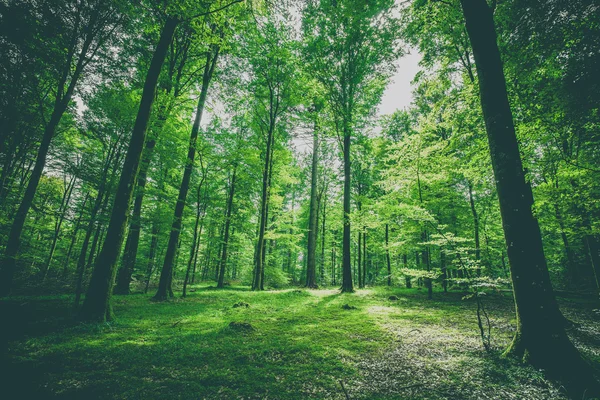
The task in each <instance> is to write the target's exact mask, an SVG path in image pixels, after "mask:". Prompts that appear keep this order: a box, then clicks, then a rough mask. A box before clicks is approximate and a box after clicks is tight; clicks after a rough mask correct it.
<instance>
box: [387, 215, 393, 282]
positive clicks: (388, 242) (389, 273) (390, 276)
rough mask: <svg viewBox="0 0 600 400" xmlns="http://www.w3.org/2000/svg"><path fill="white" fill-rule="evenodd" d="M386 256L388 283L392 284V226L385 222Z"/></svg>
mask: <svg viewBox="0 0 600 400" xmlns="http://www.w3.org/2000/svg"><path fill="white" fill-rule="evenodd" d="M385 258H386V261H387V272H388V278H387V285H388V286H392V262H391V260H390V226H389V225H388V224H385Z"/></svg>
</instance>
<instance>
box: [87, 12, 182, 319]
mask: <svg viewBox="0 0 600 400" xmlns="http://www.w3.org/2000/svg"><path fill="white" fill-rule="evenodd" d="M177 23H178V21H177V19H175V18H172V17H168V18H167V20H166V22H165V24H164V26H163V28H162V31H161V35H160V39H159V42H158V45H157V46H156V50H155V51H154V55H153V56H152V61H151V62H150V68H149V69H148V73H147V75H146V81H145V83H144V89H143V92H142V100H141V102H140V108H139V110H138V114H137V118H136V121H135V125H134V127H133V132H132V135H131V139H130V142H129V148H128V150H127V155H126V157H125V162H124V164H123V170H122V172H121V178H120V180H119V186H118V188H117V193H116V196H115V200H114V204H113V210H112V214H111V217H110V222H109V225H108V232H107V238H106V240H105V242H104V246H103V247H102V251H101V252H100V255H99V257H98V259H97V262H96V266H95V268H94V272H93V273H92V279H91V281H90V285H89V287H88V291H87V296H86V298H85V302H84V303H83V307H82V309H81V312H80V315H79V317H80V319H82V320H85V321H95V322H103V321H107V320H111V319H112V318H113V313H112V307H111V304H110V298H111V293H112V285H113V282H114V279H115V272H116V263H117V258H118V255H119V253H120V250H121V245H122V244H123V234H124V231H125V227H126V225H127V217H128V212H129V207H130V204H131V196H132V194H133V189H134V186H135V182H136V178H137V173H138V170H139V164H140V158H141V155H142V150H143V148H144V143H145V141H146V130H147V127H148V121H149V119H150V113H151V109H152V103H153V101H154V97H155V93H156V84H157V82H158V77H159V75H160V70H161V67H162V64H163V62H164V60H165V56H166V54H167V50H168V48H169V43H171V40H172V39H173V35H174V33H175V28H176V27H177Z"/></svg>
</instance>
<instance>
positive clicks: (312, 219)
mask: <svg viewBox="0 0 600 400" xmlns="http://www.w3.org/2000/svg"><path fill="white" fill-rule="evenodd" d="M318 129H319V128H318V124H317V123H316V122H315V129H314V132H313V154H312V166H311V174H310V206H309V217H308V240H307V242H308V243H307V260H306V287H307V288H312V289H315V288H317V233H318V230H319V227H318V225H317V214H318V212H319V211H318V209H317V180H318V167H319V131H318Z"/></svg>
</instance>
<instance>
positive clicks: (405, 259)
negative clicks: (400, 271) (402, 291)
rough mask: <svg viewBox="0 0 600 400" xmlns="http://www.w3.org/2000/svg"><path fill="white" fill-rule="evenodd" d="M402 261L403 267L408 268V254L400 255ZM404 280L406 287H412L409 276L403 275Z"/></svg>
mask: <svg viewBox="0 0 600 400" xmlns="http://www.w3.org/2000/svg"><path fill="white" fill-rule="evenodd" d="M402 263H403V264H404V269H408V256H407V255H406V254H404V255H403V256H402ZM404 282H405V283H406V288H407V289H411V288H412V282H411V280H410V276H409V275H406V276H405V277H404Z"/></svg>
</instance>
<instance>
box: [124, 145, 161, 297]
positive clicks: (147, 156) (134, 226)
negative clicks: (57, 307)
mask: <svg viewBox="0 0 600 400" xmlns="http://www.w3.org/2000/svg"><path fill="white" fill-rule="evenodd" d="M155 146H156V140H154V139H150V140H148V141H147V142H146V148H145V150H144V154H143V158H142V163H141V165H140V172H139V174H138V179H137V187H136V189H137V191H136V193H135V200H134V202H133V213H132V215H131V222H130V224H129V232H128V234H127V240H126V242H125V254H124V255H123V265H122V266H121V268H120V269H119V272H118V273H117V282H116V285H115V291H114V292H115V294H129V284H130V283H131V277H132V275H133V271H134V269H135V260H136V258H137V252H138V247H139V244H140V232H141V227H142V224H141V223H142V221H141V219H142V204H143V202H144V191H145V188H146V181H147V179H148V168H149V167H150V160H151V159H152V153H153V151H154V147H155Z"/></svg>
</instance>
